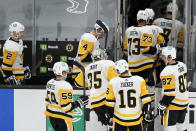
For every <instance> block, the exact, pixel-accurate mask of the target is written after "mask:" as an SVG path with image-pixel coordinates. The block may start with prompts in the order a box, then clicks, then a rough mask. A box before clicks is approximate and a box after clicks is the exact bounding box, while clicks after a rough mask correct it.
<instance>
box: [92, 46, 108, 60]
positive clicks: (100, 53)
mask: <svg viewBox="0 0 196 131" xmlns="http://www.w3.org/2000/svg"><path fill="white" fill-rule="evenodd" d="M91 58H92V60H93V61H96V60H106V59H107V54H106V52H105V50H104V49H101V48H98V49H95V50H94V51H93V52H92V55H91Z"/></svg>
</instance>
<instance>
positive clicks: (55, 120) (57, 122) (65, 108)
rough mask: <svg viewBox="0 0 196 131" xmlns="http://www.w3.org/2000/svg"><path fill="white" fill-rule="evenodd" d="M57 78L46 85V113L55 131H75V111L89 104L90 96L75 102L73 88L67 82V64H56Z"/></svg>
mask: <svg viewBox="0 0 196 131" xmlns="http://www.w3.org/2000/svg"><path fill="white" fill-rule="evenodd" d="M53 72H54V74H55V75H56V78H54V79H51V80H49V81H48V82H47V85H46V97H45V102H46V111H45V115H46V116H48V117H49V119H50V122H51V124H52V127H53V128H54V130H55V131H73V125H72V117H73V109H75V108H77V107H80V108H82V107H83V106H85V105H87V104H88V96H80V97H79V98H78V99H77V100H76V101H75V102H73V88H72V86H71V85H70V84H69V82H67V81H65V79H66V78H67V73H68V72H69V67H68V65H67V63H64V62H56V63H55V64H54V66H53Z"/></svg>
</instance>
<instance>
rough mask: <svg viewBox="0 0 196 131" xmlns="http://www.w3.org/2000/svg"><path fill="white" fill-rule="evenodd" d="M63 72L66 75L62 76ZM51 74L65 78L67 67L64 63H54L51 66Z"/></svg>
mask: <svg viewBox="0 0 196 131" xmlns="http://www.w3.org/2000/svg"><path fill="white" fill-rule="evenodd" d="M63 71H65V72H66V75H63ZM53 72H54V74H55V75H60V76H63V77H64V78H65V79H66V78H67V73H68V72H69V66H68V65H67V63H65V62H56V63H55V64H54V66H53Z"/></svg>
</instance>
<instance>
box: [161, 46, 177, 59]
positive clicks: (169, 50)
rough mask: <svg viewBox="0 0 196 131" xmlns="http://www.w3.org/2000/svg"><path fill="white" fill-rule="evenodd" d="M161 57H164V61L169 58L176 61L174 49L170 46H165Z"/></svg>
mask: <svg viewBox="0 0 196 131" xmlns="http://www.w3.org/2000/svg"><path fill="white" fill-rule="evenodd" d="M161 55H162V56H165V58H166V59H167V58H168V57H171V58H172V59H176V49H175V48H174V47H172V46H167V47H165V48H164V49H163V50H162V52H161Z"/></svg>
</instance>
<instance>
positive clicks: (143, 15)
mask: <svg viewBox="0 0 196 131" xmlns="http://www.w3.org/2000/svg"><path fill="white" fill-rule="evenodd" d="M139 20H145V21H147V20H148V18H147V13H146V11H145V10H139V11H138V12H137V21H139Z"/></svg>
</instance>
